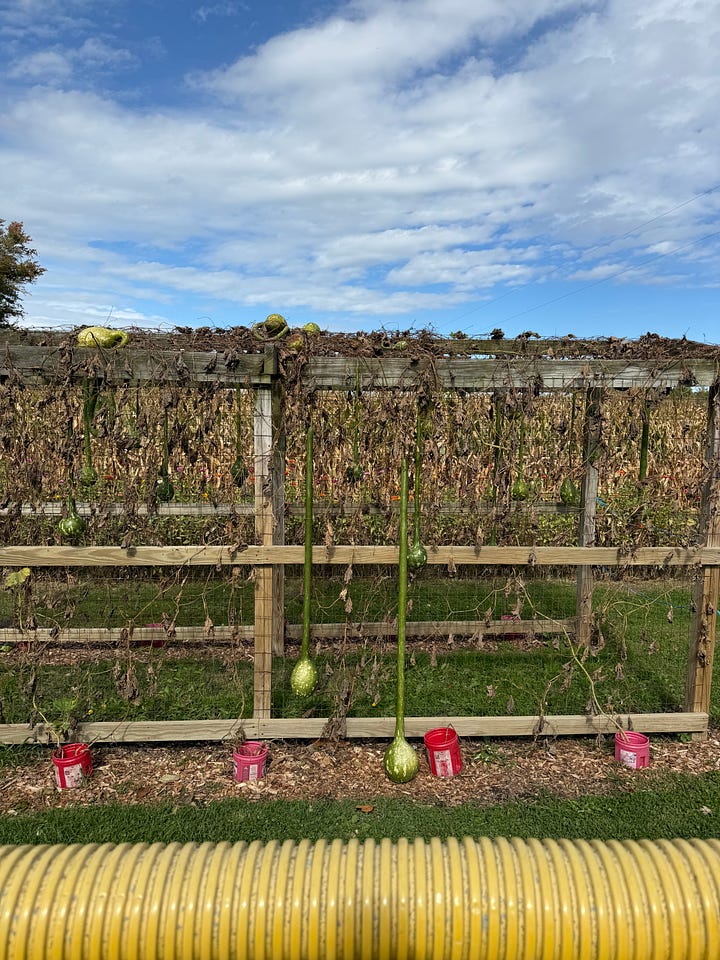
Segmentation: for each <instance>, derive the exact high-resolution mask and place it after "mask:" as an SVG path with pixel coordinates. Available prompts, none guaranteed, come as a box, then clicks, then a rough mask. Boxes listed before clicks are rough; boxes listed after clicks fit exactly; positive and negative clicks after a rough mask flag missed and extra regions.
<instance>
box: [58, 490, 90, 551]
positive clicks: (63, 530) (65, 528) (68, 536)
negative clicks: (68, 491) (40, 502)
mask: <svg viewBox="0 0 720 960" xmlns="http://www.w3.org/2000/svg"><path fill="white" fill-rule="evenodd" d="M67 509H68V515H67V516H66V517H63V518H62V520H61V521H60V523H59V524H58V533H59V534H60V536H61V537H62V538H63V540H77V538H78V537H79V536H80V535H81V534H82V533H84V531H85V526H86V524H85V521H84V520H83V518H82V517H81V516H80V514H79V513H78V512H77V507H76V505H75V499H74V498H73V497H72V496H70V495H68V498H67Z"/></svg>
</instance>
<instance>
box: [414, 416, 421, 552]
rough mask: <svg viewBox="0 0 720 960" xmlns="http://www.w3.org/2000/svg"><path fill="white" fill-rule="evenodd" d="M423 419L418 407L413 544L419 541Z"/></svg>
mask: <svg viewBox="0 0 720 960" xmlns="http://www.w3.org/2000/svg"><path fill="white" fill-rule="evenodd" d="M422 448H423V421H422V416H421V414H420V407H418V412H417V425H416V427H415V477H414V484H413V495H414V503H413V511H414V513H413V546H417V545H418V544H419V543H420V468H421V466H422V453H423V449H422Z"/></svg>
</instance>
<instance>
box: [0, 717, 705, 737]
mask: <svg viewBox="0 0 720 960" xmlns="http://www.w3.org/2000/svg"><path fill="white" fill-rule="evenodd" d="M333 722H335V721H334V720H333V718H328V717H303V718H297V719H293V718H290V719H285V718H272V719H245V718H237V719H234V720H133V721H122V720H119V721H101V722H96V723H80V724H78V726H77V727H76V728H75V729H74V731H73V736H75V737H77V738H78V739H80V740H82V741H83V742H90V743H93V742H100V743H102V742H103V741H106V742H112V743H145V742H147V743H150V742H152V743H160V742H171V741H186V742H190V741H202V740H206V741H223V740H227V741H230V742H231V741H233V740H234V739H239V738H240V737H241V736H244V737H252V738H267V739H278V740H279V739H292V740H295V739H307V740H317V739H318V738H319V737H322V736H323V734H324V732H325V730H326V727H327V726H328V724H329V723H333ZM344 725H345V735H346V736H347V737H351V738H359V739H364V738H372V737H392V736H393V735H394V733H395V718H394V717H347V718H346V719H345V720H344ZM707 725H708V715H707V714H706V713H632V714H620V715H617V716H607V715H603V714H599V715H595V716H590V715H583V714H567V715H564V716H525V717H523V716H518V717H406V718H405V733H406V735H407V736H408V737H423V736H424V735H425V734H426V733H427V732H428V730H432V729H434V728H436V727H447V726H452V727H453V728H454V729H455V731H456V732H457V734H458V735H459V736H462V737H478V738H481V737H532V736H543V737H550V736H582V735H584V736H589V735H593V734H599V733H615V732H616V731H617V730H635V731H637V732H638V733H702V732H703V731H705V730H707ZM53 742H54V734H53V733H52V731H51V730H50V729H49V728H48V727H47V726H46V725H45V724H42V723H38V724H35V725H31V724H25V723H6V724H0V743H9V744H11V743H16V744H17V743H53Z"/></svg>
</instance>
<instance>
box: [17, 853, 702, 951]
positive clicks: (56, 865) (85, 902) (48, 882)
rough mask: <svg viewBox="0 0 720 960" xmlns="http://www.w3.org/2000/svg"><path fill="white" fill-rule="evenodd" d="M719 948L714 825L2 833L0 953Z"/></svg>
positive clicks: (690, 949) (697, 949) (671, 949)
mask: <svg viewBox="0 0 720 960" xmlns="http://www.w3.org/2000/svg"><path fill="white" fill-rule="evenodd" d="M244 957H254V958H258V960H259V958H273V960H284V958H288V960H305V958H321V957H323V958H350V957H352V958H362V960H370V958H398V960H400V958H413V960H420V958H428V960H429V958H435V960H442V958H453V960H461V958H468V960H470V958H472V960H478V958H487V960H516V958H517V960H550V958H553V960H660V958H663V960H665V958H667V960H700V958H708V960H709V958H713V960H717V958H720V841H715V840H708V841H700V840H689V841H685V840H673V841H659V842H650V841H642V842H639V843H637V842H630V841H624V842H619V841H610V842H607V843H604V842H599V841H593V842H586V841H570V840H559V841H552V840H545V841H539V840H527V841H523V840H502V839H499V840H488V839H480V840H477V841H476V840H472V839H469V838H466V839H464V840H461V841H460V840H447V841H442V842H441V841H440V840H430V841H428V842H424V841H422V840H415V841H408V840H399V841H398V842H397V843H392V842H391V841H389V840H382V841H380V842H379V843H376V842H374V841H372V840H367V841H365V842H364V843H360V842H358V841H350V842H349V843H343V842H342V841H339V840H335V841H332V842H326V841H323V840H321V841H318V842H317V843H311V842H309V841H303V842H301V843H298V844H295V843H293V842H291V841H288V842H286V843H276V842H272V843H268V844H261V843H250V844H245V843H237V844H225V843H220V844H209V843H206V844H199V845H196V844H169V845H162V844H153V845H145V844H138V845H130V844H121V845H117V846H116V845H112V844H105V845H102V846H97V845H87V846H80V845H77V846H21V847H0V960H20V958H28V960H40V958H57V960H59V958H72V960H86V958H87V960H91V958H92V960H101V958H103V960H104V958H108V960H110V958H112V960H155V958H165V960H181V958H182V960H189V958H198V960H199V958H202V960H211V958H218V960H234V958H244Z"/></svg>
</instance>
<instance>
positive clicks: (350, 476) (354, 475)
mask: <svg viewBox="0 0 720 960" xmlns="http://www.w3.org/2000/svg"><path fill="white" fill-rule="evenodd" d="M359 444H360V368H359V367H355V397H354V400H353V462H352V464H351V465H350V466H349V467H348V468H347V470H346V471H345V476H346V477H347V480H348V482H349V483H360V481H361V480H362V478H363V476H364V475H365V473H364V470H363V468H362V467H361V466H360V454H359Z"/></svg>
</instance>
